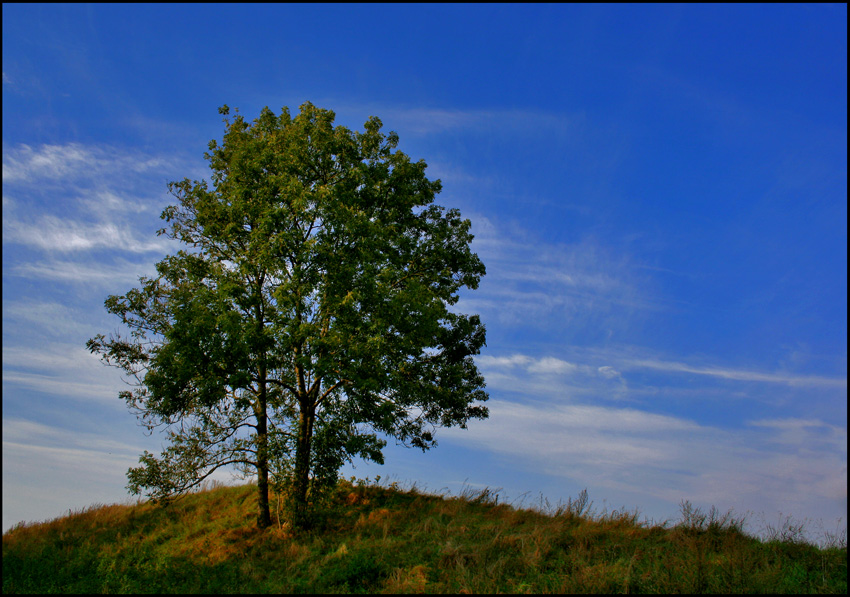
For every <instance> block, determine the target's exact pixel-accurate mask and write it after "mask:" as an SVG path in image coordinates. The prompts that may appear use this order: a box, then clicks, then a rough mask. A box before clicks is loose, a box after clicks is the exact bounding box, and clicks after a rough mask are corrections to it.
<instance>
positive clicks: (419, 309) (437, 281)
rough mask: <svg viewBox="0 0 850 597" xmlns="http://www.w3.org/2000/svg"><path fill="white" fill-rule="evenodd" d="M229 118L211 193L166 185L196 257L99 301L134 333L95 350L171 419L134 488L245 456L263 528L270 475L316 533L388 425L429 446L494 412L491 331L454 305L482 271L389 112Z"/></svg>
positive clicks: (191, 185) (201, 187)
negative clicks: (339, 117)
mask: <svg viewBox="0 0 850 597" xmlns="http://www.w3.org/2000/svg"><path fill="white" fill-rule="evenodd" d="M219 112H220V113H221V114H223V115H225V120H224V122H225V125H226V126H225V134H224V137H223V141H222V143H221V144H220V145H219V144H218V143H217V142H216V141H215V140H213V141H211V142H210V144H209V153H205V154H204V155H205V158H206V159H207V160H208V161H209V165H210V168H211V170H212V182H211V185H210V184H209V183H207V182H206V181H190V180H188V179H184V180H182V181H177V182H171V183H169V191H170V192H171V194H172V195H173V196H174V197H176V198H177V199H178V200H179V205H173V206H169V207H167V208H166V209H165V210H164V211H163V213H162V216H161V217H162V218H163V219H164V220H165V221H166V222H167V223H168V226H167V227H166V228H163V229H162V230H160V231H159V234H164V235H166V236H167V237H169V238H172V239H176V240H178V241H180V242H181V243H183V244H184V245H186V246H187V249H184V250H180V251H178V252H177V253H176V254H174V255H170V256H168V257H166V258H165V259H163V260H162V261H161V262H159V263H158V264H157V265H156V270H157V276H156V277H154V278H147V277H143V278H141V279H140V287H139V288H136V289H132V290H130V291H129V292H127V294H125V295H123V296H110V297H108V298H107V299H106V302H105V306H106V308H107V310H108V311H109V312H111V313H113V314H116V315H118V316H119V317H120V318H121V321H122V323H123V324H124V325H125V326H126V327H127V328H128V329H129V330H130V332H129V336H126V335H125V336H123V337H122V336H121V335H120V334H118V333H116V334H113V335H111V336H110V337H109V338H108V339H107V338H106V337H105V336H104V335H102V334H101V335H98V336H96V337H95V338H92V339H91V340H89V341H88V344H87V346H88V348H89V350H91V351H92V352H96V353H99V354H100V355H101V356H102V358H103V360H104V361H105V362H106V363H107V364H110V365H114V366H117V367H120V368H121V369H123V370H124V371H125V372H126V373H128V374H129V375H130V376H131V377H132V378H133V380H134V382H133V383H134V385H135V389H134V390H133V391H125V392H122V393H121V396H122V398H123V399H124V400H125V401H126V402H127V404H128V406H129V407H130V408H131V409H132V410H134V411H135V412H136V413H137V415H138V416H139V417H140V419H141V421H142V422H143V424H144V425H146V426H147V427H148V429H149V430H152V429H153V428H154V427H156V426H160V425H163V426H165V427H166V429H167V435H168V438H169V440H170V445H169V446H168V447H167V448H165V450H164V451H163V453H162V454H161V455H160V456H159V457H156V456H154V455H152V454H150V453H148V452H147V451H146V452H145V453H144V454H143V455H142V457H141V458H140V463H141V466H139V467H137V468H131V469H130V470H129V471H128V478H129V484H128V489H130V490H131V491H132V492H134V493H141V492H143V491H147V493H148V495H150V496H151V497H152V498H154V499H156V500H167V499H169V498H170V497H172V496H174V495H178V494H180V493H182V492H185V491H187V490H188V489H190V488H192V487H194V486H196V485H198V484H199V483H201V482H202V481H203V479H205V478H206V477H207V476H209V475H210V474H211V473H212V472H214V471H215V470H217V469H218V468H220V467H223V466H227V465H235V466H236V467H238V468H239V469H240V470H242V471H243V472H245V473H246V474H248V473H252V472H256V475H257V486H258V518H257V524H258V526H260V527H265V526H268V525H269V524H270V523H271V519H270V514H269V475H270V473H271V474H272V476H273V477H275V476H277V478H285V479H286V481H287V483H288V486H289V487H290V489H291V494H292V496H293V515H294V521H295V523H296V524H298V525H302V526H303V525H306V524H308V523H309V518H310V517H309V514H310V510H309V503H310V500H311V499H313V498H314V497H316V496H318V495H319V493H320V491H321V489H322V488H323V487H326V486H329V485H331V484H333V483H335V481H336V479H337V472H338V470H339V468H340V467H341V466H342V465H343V464H344V463H345V462H348V461H351V460H352V459H353V458H355V457H362V458H365V459H369V460H372V461H375V462H379V463H383V454H382V448H383V447H384V446H385V445H386V441H385V440H384V439H381V438H380V437H379V436H381V435H383V436H386V437H392V438H395V439H396V441H398V442H401V443H403V444H405V445H408V446H414V447H417V448H421V449H422V450H427V449H428V448H430V447H432V446H434V445H436V439H435V436H434V430H435V428H436V427H440V426H454V425H459V426H460V427H462V428H465V427H466V423H467V422H468V420H469V419H470V418H486V417H487V414H488V413H487V409H486V407H484V406H482V405H479V404H477V403H480V402H483V401H486V400H487V398H488V396H487V394H486V392H485V391H484V389H483V388H484V386H485V384H484V379H483V377H482V376H481V375H480V373H479V372H478V370H477V368H476V366H475V363H474V361H473V358H472V357H473V356H474V355H476V354H478V353H479V351H480V349H481V347H482V346H483V345H484V343H485V328H484V326H483V324H482V323H481V321H480V319H479V317H478V316H477V315H464V314H460V313H457V312H456V311H453V310H451V309H450V306H451V305H454V304H455V303H456V302H457V300H458V291H459V290H460V289H461V288H462V287H466V288H470V289H475V288H477V286H478V282H479V280H480V277H481V276H482V275H484V273H485V268H484V265H483V264H482V262H481V261H480V259H479V258H478V256H477V255H476V254H475V253H473V252H471V250H470V248H469V244H470V242H471V241H472V238H473V237H472V235H471V234H470V233H469V228H470V222H469V220H464V219H461V216H460V213H459V211H458V210H456V209H450V210H445V209H444V208H442V207H440V206H437V205H435V204H434V203H433V200H434V196H435V195H436V194H437V193H439V192H440V189H441V184H440V181H439V180H435V181H430V180H428V178H427V177H426V176H425V169H426V164H425V162H424V161H423V160H420V161H418V162H415V163H414V162H411V160H410V158H409V157H408V156H407V155H405V154H404V153H402V152H401V151H393V150H394V149H395V148H396V147H397V144H398V136H397V135H396V134H395V133H393V132H391V133H389V134H388V135H384V134H383V133H381V131H380V129H381V126H382V124H381V121H380V120H379V119H378V118H377V117H371V118H370V119H369V120H368V121H367V122H366V123H365V125H364V128H365V131H364V132H362V133H360V132H356V131H355V132H351V131H350V130H348V129H346V128H345V127H342V126H336V127H334V126H333V121H334V113H333V112H332V111H329V110H322V109H318V108H316V107H314V106H313V105H312V104H310V103H305V104H304V105H302V106H301V111H300V114H299V115H298V116H296V117H295V118H292V117H291V116H290V113H289V111H288V109H286V108H284V109H283V110H282V113H281V114H280V116H276V115H275V114H274V113H273V112H272V111H271V110H269V109H268V108H264V109H263V110H262V112H261V113H260V116H259V118H257V119H256V120H254V121H253V123H248V122H246V121H245V120H244V119H243V118H242V116H241V115H239V114H238V111H237V112H236V116H235V118H234V119H233V121H232V122H231V121H230V120H229V119H228V118H227V116H228V114H229V109H228V107H227V106H224V107H222V108H220V110H219Z"/></svg>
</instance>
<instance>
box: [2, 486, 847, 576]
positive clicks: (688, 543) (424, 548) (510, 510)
mask: <svg viewBox="0 0 850 597" xmlns="http://www.w3.org/2000/svg"><path fill="white" fill-rule="evenodd" d="M255 494H256V490H255V487H253V486H251V485H246V486H239V487H214V488H208V489H206V490H204V491H200V492H197V493H194V494H190V495H188V496H186V497H184V498H182V499H181V500H179V501H177V502H175V503H173V504H170V505H169V506H167V507H166V506H155V505H153V504H151V503H139V504H136V505H123V506H122V505H111V506H92V507H90V508H87V509H85V510H82V511H80V512H76V513H72V514H71V515H69V516H66V517H64V518H58V519H55V520H52V521H48V522H44V523H40V524H20V525H18V526H17V527H15V528H13V529H12V530H10V531H9V532H7V533H5V534H4V535H3V591H4V593H25V592H33V593H36V592H37V593H52V592H85V593H201V592H203V593H208V592H222V593H237V592H239V593H244V592H249V593H262V592H276V593H279V592H294V593H299V592H325V593H348V592H353V593H422V592H427V593H498V592H511V593H681V592H688V593H701V592H704V593H708V592H710V593H751V592H752V593H756V592H760V593H761V592H765V593H766V592H770V593H846V591H847V547H846V541H845V540H842V539H840V538H836V541H835V544H834V545H832V546H827V547H817V546H814V545H811V544H808V543H805V542H803V541H802V540H801V536H802V535H800V533H797V532H788V533H785V534H784V535H783V533H782V532H781V531H779V530H778V529H777V530H778V533H777V535H776V536H775V537H773V538H770V539H769V540H759V539H756V538H754V537H751V536H749V535H747V534H746V533H745V532H744V531H743V523H744V521H743V520H742V519H738V518H734V517H732V516H731V514H726V515H721V514H720V513H718V512H717V511H716V510H714V509H712V510H710V511H709V512H708V513H704V512H702V511H700V510H699V509H697V508H694V507H693V506H692V505H691V504H689V503H687V502H685V503H683V504H682V516H681V520H679V521H678V522H677V523H675V524H669V523H668V524H662V525H653V524H650V523H646V522H640V521H639V520H638V513H637V511H627V510H613V511H610V512H609V511H607V510H605V511H603V512H595V511H594V510H593V504H592V502H590V500H589V499H588V497H587V493H586V492H582V493H581V494H580V495H579V497H578V498H576V499H575V500H572V499H571V500H569V501H568V502H567V503H566V504H558V505H555V506H552V505H550V504H549V503H548V502H546V501H545V500H543V499H542V498H541V503H540V505H539V506H538V507H536V508H521V507H515V506H512V505H510V504H505V503H500V502H499V494H498V491H494V490H491V489H489V488H488V489H483V490H473V489H471V488H465V489H464V490H463V491H462V492H461V493H460V495H457V496H451V495H433V494H429V493H425V492H423V491H420V490H418V489H417V488H416V487H415V486H414V487H411V488H409V489H402V488H400V487H399V486H398V485H397V484H391V485H389V486H387V485H384V486H381V485H375V484H367V483H365V482H354V483H352V482H348V481H344V482H341V483H340V484H339V485H338V486H337V488H336V490H335V492H334V495H333V499H332V500H331V502H330V503H329V505H328V506H326V507H325V509H324V510H323V511H322V512H321V513H320V516H319V519H318V524H317V525H316V526H315V527H314V528H313V529H312V530H311V531H309V532H300V533H294V532H293V531H292V529H291V528H290V526H289V525H288V523H287V521H286V520H282V519H280V518H279V517H278V518H277V519H276V520H275V523H274V525H273V526H272V527H271V528H269V529H266V530H263V531H260V530H257V529H256V528H255V524H256V516H255V515H254V511H255V499H256V497H255ZM785 530H786V531H789V530H790V531H793V530H794V529H789V528H788V525H786V529H785Z"/></svg>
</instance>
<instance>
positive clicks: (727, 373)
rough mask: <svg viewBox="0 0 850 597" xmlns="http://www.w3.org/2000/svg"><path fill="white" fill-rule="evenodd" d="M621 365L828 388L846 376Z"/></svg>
mask: <svg viewBox="0 0 850 597" xmlns="http://www.w3.org/2000/svg"><path fill="white" fill-rule="evenodd" d="M621 366H622V367H629V368H634V369H654V370H657V371H666V372H668V373H693V374H696V375H708V376H711V377H719V378H724V379H730V380H737V381H755V382H766V383H778V384H785V385H789V386H813V387H829V388H846V387H847V378H840V377H822V376H816V375H789V374H785V373H765V372H760V371H748V370H743V369H728V368H720V367H695V366H692V365H686V364H685V363H677V362H673V361H659V360H651V359H630V360H625V361H623V363H622V365H621Z"/></svg>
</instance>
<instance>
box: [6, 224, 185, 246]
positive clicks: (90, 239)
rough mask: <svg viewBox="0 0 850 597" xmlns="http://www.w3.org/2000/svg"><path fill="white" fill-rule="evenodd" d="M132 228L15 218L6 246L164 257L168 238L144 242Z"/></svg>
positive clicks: (8, 233) (126, 225) (7, 229)
mask: <svg viewBox="0 0 850 597" xmlns="http://www.w3.org/2000/svg"><path fill="white" fill-rule="evenodd" d="M136 236H137V235H136V233H135V231H134V230H133V229H132V228H131V227H130V225H129V224H125V225H119V224H116V223H113V222H99V223H84V222H79V221H74V220H68V219H63V218H59V217H57V216H52V215H45V216H41V217H39V218H37V219H35V220H34V221H32V222H23V221H20V220H16V219H14V218H11V217H10V218H7V219H4V221H3V242H4V244H5V243H15V244H20V245H24V246H29V247H32V248H35V249H40V250H42V251H56V252H64V253H68V252H76V251H89V250H92V249H115V250H118V251H127V252H130V253H154V252H155V253H165V252H166V251H167V249H168V247H169V246H170V242H169V241H168V240H167V239H165V238H155V237H154V238H153V239H152V240H149V241H143V240H139V239H138V238H136Z"/></svg>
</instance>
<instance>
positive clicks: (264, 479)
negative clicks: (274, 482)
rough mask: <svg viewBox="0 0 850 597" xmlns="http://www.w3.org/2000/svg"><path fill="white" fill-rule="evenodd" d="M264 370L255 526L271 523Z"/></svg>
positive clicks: (258, 413)
mask: <svg viewBox="0 0 850 597" xmlns="http://www.w3.org/2000/svg"><path fill="white" fill-rule="evenodd" d="M265 377H266V371H265V367H261V371H260V395H259V396H258V403H259V404H258V405H257V413H256V414H257V528H260V529H264V528H266V527H268V526H270V525H271V523H272V518H271V514H270V512H269V436H268V417H267V415H266V380H265Z"/></svg>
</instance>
